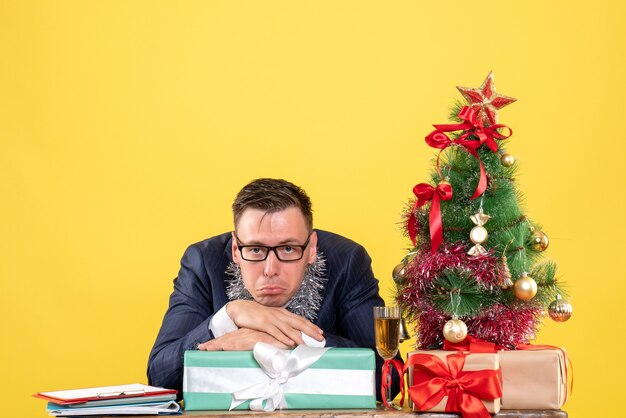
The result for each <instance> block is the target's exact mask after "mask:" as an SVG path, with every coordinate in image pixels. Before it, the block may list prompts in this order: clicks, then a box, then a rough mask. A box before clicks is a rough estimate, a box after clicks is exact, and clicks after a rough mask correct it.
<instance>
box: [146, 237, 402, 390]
mask: <svg viewBox="0 0 626 418" xmlns="http://www.w3.org/2000/svg"><path fill="white" fill-rule="evenodd" d="M317 237H318V246H317V248H318V251H320V252H322V253H323V254H324V256H325V258H326V270H325V276H326V278H327V280H326V283H325V286H324V296H323V301H322V304H321V307H320V310H319V312H318V314H317V319H316V320H315V321H313V322H314V323H315V324H316V325H317V326H319V327H320V328H321V329H322V330H324V333H325V337H326V346H327V347H370V348H373V349H375V347H376V344H375V338H374V320H373V313H372V311H373V310H372V307H373V306H383V305H384V302H383V300H382V298H381V297H380V295H379V294H378V280H377V279H376V278H375V277H374V274H373V272H372V268H371V259H370V257H369V255H368V254H367V252H366V251H365V249H364V248H363V247H362V246H360V245H358V244H356V243H355V242H353V241H351V240H349V239H347V238H344V237H342V236H340V235H337V234H333V233H330V232H326V231H320V230H317ZM231 241H232V238H231V234H230V233H225V234H222V235H218V236H216V237H213V238H210V239H207V240H204V241H201V242H199V243H196V244H193V245H191V246H190V247H189V248H187V251H186V252H185V254H184V255H183V258H182V260H181V268H180V271H179V273H178V277H177V278H176V279H174V292H173V293H172V295H171V296H170V304H169V308H168V310H167V312H166V313H165V317H164V318H163V324H162V325H161V330H160V331H159V335H158V336H157V339H156V342H155V344H154V347H153V348H152V351H151V353H150V359H149V361H148V382H149V383H150V384H151V385H156V386H163V387H166V388H170V389H177V390H178V391H179V394H182V382H183V354H184V352H185V350H192V349H194V348H195V347H196V346H197V344H199V343H203V342H205V341H208V340H210V339H212V338H214V336H213V334H212V332H211V331H210V330H209V321H210V320H211V317H212V316H213V314H214V313H216V312H217V311H218V310H219V309H220V308H222V307H223V306H224V305H225V304H226V303H227V302H228V298H227V297H226V291H225V287H226V283H227V276H226V275H225V271H226V267H227V266H228V264H229V263H230V262H231V261H232V253H231ZM376 359H377V373H376V381H377V385H376V388H377V389H376V391H377V398H378V399H380V369H381V366H382V359H381V358H380V357H379V356H378V354H376ZM394 381H395V382H397V375H396V376H395V379H394ZM393 389H394V390H393V392H394V394H396V393H398V391H399V385H398V384H397V383H396V384H395V387H394V388H393Z"/></svg>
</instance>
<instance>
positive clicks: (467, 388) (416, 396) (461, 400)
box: [404, 352, 502, 418]
mask: <svg viewBox="0 0 626 418" xmlns="http://www.w3.org/2000/svg"><path fill="white" fill-rule="evenodd" d="M466 356H467V355H466V354H465V353H462V352H458V353H454V354H450V355H448V356H447V357H446V363H444V362H443V361H442V360H441V359H439V358H438V357H437V356H434V355H432V354H414V355H412V356H410V357H409V359H408V360H407V362H406V364H405V365H404V370H405V371H407V370H408V369H409V367H411V366H413V385H412V386H411V387H410V388H409V396H410V397H411V400H412V401H413V403H414V404H415V406H416V407H417V408H418V409H419V410H420V411H425V410H428V409H430V408H433V407H434V406H436V405H437V404H439V402H441V400H442V399H443V398H444V397H446V396H447V397H448V400H447V402H446V407H445V410H446V412H461V414H462V416H463V418H489V417H490V414H489V411H487V408H486V407H485V405H484V404H483V403H482V401H481V399H482V400H494V399H498V398H500V397H502V375H501V373H500V370H476V371H463V366H464V365H465V357H466Z"/></svg>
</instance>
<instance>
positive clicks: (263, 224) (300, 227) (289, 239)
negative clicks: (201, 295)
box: [232, 207, 317, 306]
mask: <svg viewBox="0 0 626 418" xmlns="http://www.w3.org/2000/svg"><path fill="white" fill-rule="evenodd" d="M236 235H237V238H239V242H240V243H241V245H264V246H268V247H274V246H277V245H303V244H304V243H305V242H306V240H307V238H308V236H309V230H308V229H307V227H306V222H305V220H304V215H303V214H302V211H300V209H299V208H297V207H290V208H287V209H285V210H283V211H280V212H274V213H267V212H264V211H262V210H259V209H246V210H245V211H244V212H243V214H242V215H241V217H240V218H239V223H238V224H237V225H236ZM232 252H233V260H234V261H235V263H237V264H239V266H240V267H241V275H242V277H243V283H244V286H245V287H246V289H247V290H248V292H250V294H251V295H252V297H253V298H254V300H255V301H257V302H258V303H260V304H262V305H265V306H284V305H285V304H287V302H288V301H289V299H291V297H292V296H293V295H294V294H295V293H296V292H297V291H298V289H299V288H300V285H301V284H302V280H303V279H304V272H305V270H306V268H307V265H309V264H311V263H314V262H315V259H316V256H317V235H316V233H315V232H313V233H312V234H311V238H310V240H309V245H308V246H307V247H306V248H305V249H304V252H303V256H302V258H301V259H300V260H297V261H288V262H285V261H280V260H278V258H276V253H275V252H274V251H270V252H269V254H268V256H267V258H266V259H265V260H264V261H258V262H254V261H246V260H244V259H242V258H241V253H240V251H239V250H238V247H237V240H236V238H235V236H234V234H233V245H232Z"/></svg>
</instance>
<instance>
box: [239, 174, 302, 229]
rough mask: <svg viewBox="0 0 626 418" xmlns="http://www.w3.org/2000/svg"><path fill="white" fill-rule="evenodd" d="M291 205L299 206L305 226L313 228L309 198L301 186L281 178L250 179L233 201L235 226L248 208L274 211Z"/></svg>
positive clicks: (268, 211)
mask: <svg viewBox="0 0 626 418" xmlns="http://www.w3.org/2000/svg"><path fill="white" fill-rule="evenodd" d="M291 207H297V208H299V209H300V211H301V212H302V214H303V215H304V220H305V222H306V226H307V228H308V229H309V230H311V229H313V211H312V210H311V199H309V196H308V195H307V194H306V192H305V191H304V190H302V188H300V187H298V186H296V185H295V184H293V183H290V182H288V181H287V180H282V179H267V178H262V179H256V180H252V181H251V182H250V183H248V184H247V185H245V186H244V187H243V189H241V190H240V191H239V193H238V194H237V197H236V198H235V201H234V202H233V217H234V221H235V228H236V227H237V223H238V222H239V218H241V215H242V214H243V212H244V211H245V210H246V209H248V208H252V209H260V210H263V211H265V212H266V213H274V212H280V211H282V210H285V209H288V208H291Z"/></svg>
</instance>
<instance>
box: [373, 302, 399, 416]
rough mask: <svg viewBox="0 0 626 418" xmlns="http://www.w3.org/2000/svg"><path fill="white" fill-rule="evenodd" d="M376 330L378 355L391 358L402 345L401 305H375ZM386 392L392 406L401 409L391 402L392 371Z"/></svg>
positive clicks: (388, 377) (388, 376)
mask: <svg viewBox="0 0 626 418" xmlns="http://www.w3.org/2000/svg"><path fill="white" fill-rule="evenodd" d="M374 331H375V335H376V351H378V355H380V356H381V357H382V358H383V359H384V360H391V359H392V358H394V357H395V356H396V354H398V346H399V345H400V307H398V306H375V307H374ZM385 392H386V393H385V394H386V397H387V402H388V403H389V405H390V406H391V408H393V409H401V408H400V407H399V406H398V405H396V404H394V403H392V402H391V372H390V373H389V374H388V375H387V382H386V389H385Z"/></svg>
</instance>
